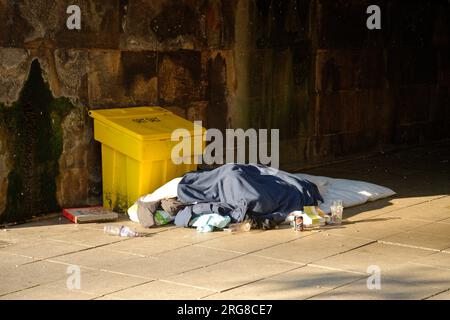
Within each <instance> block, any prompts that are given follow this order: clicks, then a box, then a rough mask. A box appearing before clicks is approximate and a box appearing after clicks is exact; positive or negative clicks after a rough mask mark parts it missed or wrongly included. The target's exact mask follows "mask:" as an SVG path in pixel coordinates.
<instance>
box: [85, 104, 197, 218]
mask: <svg viewBox="0 0 450 320" xmlns="http://www.w3.org/2000/svg"><path fill="white" fill-rule="evenodd" d="M89 115H90V116H91V117H92V118H94V138H95V140H97V141H99V142H101V145H102V178H103V206H104V207H105V208H110V209H112V210H114V211H116V212H119V213H123V212H126V210H127V208H128V207H130V206H131V205H132V204H133V203H134V202H135V201H136V200H137V199H138V198H139V197H141V196H143V195H146V194H149V193H152V192H153V191H155V190H156V189H157V188H159V187H160V186H162V185H163V184H165V183H167V182H169V181H170V180H172V179H174V178H177V177H181V176H182V175H183V174H185V173H186V172H189V171H194V170H196V169H197V164H196V162H197V163H198V161H195V160H196V159H199V157H200V156H201V154H202V152H203V148H204V142H203V134H204V129H203V128H202V127H201V126H200V125H197V124H195V123H193V122H190V121H188V120H186V119H183V118H181V117H179V116H177V115H175V114H173V113H172V112H170V111H168V110H166V109H163V108H160V107H137V108H121V109H104V110H91V111H90V112H89ZM176 130H178V131H177V132H178V133H179V134H178V135H175V136H178V138H179V140H178V141H177V140H175V139H174V140H175V141H172V133H174V132H175V131H176ZM180 136H182V138H181V137H180ZM184 139H187V140H184ZM181 141H183V142H181ZM180 143H184V145H185V146H186V143H188V144H189V146H190V150H189V151H188V152H186V154H183V152H179V154H177V153H176V152H175V153H174V152H173V150H174V147H176V146H179V145H180ZM186 149H187V148H186ZM177 150H178V149H177ZM174 157H175V158H176V159H174ZM180 162H181V163H180Z"/></svg>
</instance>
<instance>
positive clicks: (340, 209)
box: [330, 200, 344, 225]
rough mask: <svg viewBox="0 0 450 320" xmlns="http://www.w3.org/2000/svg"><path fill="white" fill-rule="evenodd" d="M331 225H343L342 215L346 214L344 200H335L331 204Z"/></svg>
mask: <svg viewBox="0 0 450 320" xmlns="http://www.w3.org/2000/svg"><path fill="white" fill-rule="evenodd" d="M330 209H331V224H335V225H340V224H342V215H343V213H344V206H343V204H342V200H335V201H333V202H332V204H331V207H330Z"/></svg>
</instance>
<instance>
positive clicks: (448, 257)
mask: <svg viewBox="0 0 450 320" xmlns="http://www.w3.org/2000/svg"><path fill="white" fill-rule="evenodd" d="M410 262H412V263H417V264H423V265H427V266H432V267H436V268H443V269H449V270H450V253H447V252H445V251H444V252H437V253H433V254H430V255H427V256H424V257H417V258H416V259H413V260H411V261H410Z"/></svg>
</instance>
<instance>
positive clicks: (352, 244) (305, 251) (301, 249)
mask: <svg viewBox="0 0 450 320" xmlns="http://www.w3.org/2000/svg"><path fill="white" fill-rule="evenodd" d="M305 233H307V232H305ZM370 242H371V240H365V239H359V238H352V237H346V236H336V235H332V234H329V233H327V232H319V233H315V234H312V235H311V236H309V237H305V238H302V239H299V240H295V241H291V242H288V243H283V244H280V245H278V246H275V247H271V248H268V249H264V250H260V251H258V252H255V253H252V255H254V256H262V257H268V258H273V259H280V260H284V261H289V262H293V263H300V264H307V263H310V262H313V261H317V260H320V259H323V258H325V257H328V256H331V255H334V254H338V253H341V252H345V251H348V250H351V249H354V248H357V247H360V246H363V245H366V244H368V243H370Z"/></svg>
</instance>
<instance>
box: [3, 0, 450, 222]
mask: <svg viewBox="0 0 450 320" xmlns="http://www.w3.org/2000/svg"><path fill="white" fill-rule="evenodd" d="M372 2H373V1H366V0H338V1H326V0H108V1H103V0H76V1H68V0H58V1H50V0H32V1H31V0H21V1H13V0H0V111H1V112H0V124H1V127H0V220H3V221H4V220H14V219H16V220H20V219H23V218H26V217H29V216H30V215H33V214H38V213H44V212H45V211H49V210H53V208H45V207H42V206H40V205H39V204H36V205H35V206H34V207H33V206H32V207H29V208H32V209H28V211H30V212H25V211H26V210H25V209H21V210H22V211H23V210H25V211H24V212H22V213H21V214H15V212H13V211H14V210H17V209H14V208H16V207H17V205H18V204H19V203H21V198H20V196H22V197H26V193H27V192H29V193H30V194H35V195H34V196H31V195H29V197H28V198H27V199H32V198H33V197H34V198H36V197H37V196H36V192H33V191H32V190H29V188H28V189H27V188H25V187H24V185H25V184H24V182H23V181H22V180H26V178H27V177H24V176H21V174H19V173H20V172H28V171H30V170H31V171H32V172H31V173H30V175H29V176H28V178H30V179H32V180H33V179H34V180H36V181H35V184H34V185H36V186H42V183H43V182H42V181H41V180H42V179H41V178H39V177H41V176H42V171H44V172H45V170H50V169H49V167H48V166H47V167H46V166H45V164H46V163H47V162H48V161H47V160H45V159H46V158H45V157H44V160H45V161H44V160H42V159H41V158H39V154H40V152H39V151H38V150H35V149H31V151H30V154H32V155H33V156H32V157H31V159H38V160H39V159H40V160H39V161H40V162H39V163H40V165H36V166H31V169H30V170H28V169H29V167H30V165H29V164H28V165H26V164H24V163H23V162H21V161H19V160H18V159H17V157H18V154H21V153H23V152H24V150H26V146H22V145H20V144H21V143H22V144H23V143H25V142H24V141H28V140H23V139H21V138H17V135H18V134H20V133H22V132H24V133H25V134H28V135H29V136H32V137H34V135H30V133H32V132H34V131H33V130H38V131H39V129H34V128H33V127H30V126H28V127H30V128H28V129H26V130H25V131H23V130H22V129H21V128H20V126H21V125H23V124H21V123H20V122H17V119H21V118H22V115H26V114H28V113H27V112H29V110H31V109H29V106H28V104H27V102H26V101H25V102H24V101H23V100H24V99H23V96H27V95H25V94H24V93H23V91H24V90H23V88H24V87H26V84H27V83H30V82H29V81H30V77H31V76H30V74H31V73H30V70H31V69H32V67H31V66H32V61H35V63H34V64H33V66H34V67H35V68H39V69H40V70H41V73H42V77H43V80H44V82H45V83H46V86H47V87H48V90H49V92H50V93H51V96H52V97H51V99H50V98H49V103H50V104H51V105H49V106H46V107H43V110H42V112H41V113H48V114H42V116H43V117H44V118H45V119H50V120H51V122H49V123H52V125H51V127H48V128H46V129H45V128H43V129H42V130H47V131H48V132H49V134H51V135H53V137H52V138H51V139H49V140H48V141H44V140H39V141H37V140H36V139H37V138H36V139H34V138H33V139H34V140H33V139H32V138H30V139H31V140H29V141H28V142H26V143H31V144H36V145H39V146H40V145H42V148H44V149H45V150H47V149H48V150H53V151H49V152H51V153H52V155H51V156H52V157H58V159H57V164H58V165H57V166H58V170H57V172H56V178H55V179H54V181H50V182H46V183H47V184H50V186H49V189H48V190H50V192H51V193H54V194H53V195H52V197H51V200H52V201H53V200H55V201H56V203H57V204H58V205H59V206H77V205H86V204H97V203H98V202H99V201H100V195H101V161H100V150H99V145H98V144H97V143H94V141H93V132H92V122H91V120H90V119H89V117H88V116H87V110H88V109H96V108H111V107H130V106H140V105H160V106H163V107H165V108H168V109H170V110H172V111H173V112H175V113H177V114H179V115H181V116H183V117H186V118H188V119H190V120H203V121H204V123H205V125H206V126H207V127H211V128H219V129H222V130H223V129H225V128H244V129H245V128H250V127H253V128H279V129H281V130H280V134H281V150H280V151H281V162H282V167H283V168H293V167H296V168H300V167H304V166H306V165H309V164H313V163H320V162H323V161H328V160H333V159H337V158H341V157H347V156H351V155H354V154H355V153H360V152H362V153H366V152H371V151H374V150H383V148H385V147H386V146H388V145H398V144H410V143H417V142H423V141H427V140H432V139H441V138H448V137H449V136H450V132H449V128H450V126H449V122H450V121H449V119H450V112H449V107H448V106H449V82H450V80H449V72H450V71H449V60H448V56H449V49H448V45H449V43H448V38H449V37H448V36H449V35H448V32H449V31H448V30H449V20H450V19H449V4H448V1H446V0H442V1H439V0H437V1H426V0H424V1H388V0H379V1H376V2H377V4H379V5H380V7H381V9H382V26H383V29H382V30H381V31H369V30H368V29H367V28H366V27H365V21H366V17H367V14H366V13H365V11H366V8H367V6H368V5H370V4H374V3H372ZM71 4H78V5H79V6H80V8H81V12H82V29H81V30H67V28H66V19H67V17H68V15H67V13H66V8H67V6H68V5H71ZM37 62H38V63H37ZM27 79H28V80H27ZM37 83H38V84H39V81H38V82H37ZM38 84H36V83H35V84H30V87H31V88H35V87H36V86H37V87H42V90H46V89H45V88H46V87H45V85H41V84H39V85H38ZM30 90H38V89H36V88H35V89H30ZM36 94H39V92H36ZM21 97H22V100H21ZM61 99H63V100H61ZM68 101H70V103H69V102H68ZM30 103H31V104H33V101H31V102H30ZM32 110H34V109H32ZM34 111H36V110H34ZM34 111H33V112H34ZM12 115H14V116H12ZM10 118H12V119H15V121H16V122H17V126H18V127H14V125H13V124H14V123H16V122H14V121H9V120H8V119H10ZM36 121H37V122H35V123H39V121H40V120H39V121H38V120H36ZM46 123H47V122H46ZM27 130H28V131H27ZM38 131H36V132H38ZM39 148H41V147H39ZM36 157H37V158H36ZM51 159H53V158H51ZM38 160H36V161H38ZM46 161H47V162H46ZM51 161H53V160H51ZM29 162H30V161H29ZM52 163H53V162H52ZM18 172H19V173H18ZM13 177H15V178H14V179H12V178H13ZM12 180H14V181H16V182H17V180H18V181H19V182H20V181H22V182H20V183H19V184H18V185H17V183H14V186H12V185H13V184H12V183H11V181H12ZM34 188H39V187H34ZM51 190H54V191H51ZM22 193H24V195H21V194H22ZM34 198H33V199H34ZM29 201H31V200H29ZM33 201H34V202H33ZM33 201H31V202H33V203H36V201H35V200H33ZM52 201H50V202H52ZM31 211H33V212H31ZM2 213H3V214H2ZM14 216H16V218H14Z"/></svg>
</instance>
